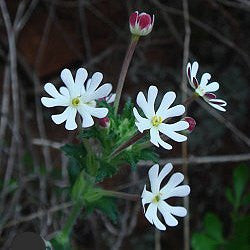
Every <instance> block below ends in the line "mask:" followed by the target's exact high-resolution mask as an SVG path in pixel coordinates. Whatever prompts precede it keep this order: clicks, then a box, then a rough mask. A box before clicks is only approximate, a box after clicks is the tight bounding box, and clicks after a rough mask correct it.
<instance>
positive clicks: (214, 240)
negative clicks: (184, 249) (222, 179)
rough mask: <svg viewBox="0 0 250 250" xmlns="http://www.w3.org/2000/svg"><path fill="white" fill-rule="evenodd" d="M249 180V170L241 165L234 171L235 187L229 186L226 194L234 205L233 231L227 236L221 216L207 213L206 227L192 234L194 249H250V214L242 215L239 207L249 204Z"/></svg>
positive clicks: (232, 216)
mask: <svg viewBox="0 0 250 250" xmlns="http://www.w3.org/2000/svg"><path fill="white" fill-rule="evenodd" d="M248 180H249V170H248V168H247V167H246V166H239V167H237V168H236V169H235V170H234V172H233V188H227V189H226V192H225V195H226V198H227V200H228V201H229V202H230V203H231V205H232V206H233V213H232V214H231V219H232V221H231V224H232V229H233V230H232V232H231V234H230V235H228V236H227V237H225V236H224V235H223V225H222V222H221V220H220V218H219V217H218V216H217V215H215V214H213V213H207V214H206V216H205V218H204V223H203V224H204V228H203V230H202V231H201V232H199V233H198V232H196V233H194V234H193V235H192V242H191V243H192V248H193V249H194V250H217V249H223V250H235V249H240V250H247V249H250V230H249V225H250V216H246V215H242V213H240V212H239V209H240V208H241V207H243V206H244V205H247V202H248V201H249V194H245V195H244V192H245V191H246V188H247V183H248Z"/></svg>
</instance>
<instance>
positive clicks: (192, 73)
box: [191, 62, 199, 79]
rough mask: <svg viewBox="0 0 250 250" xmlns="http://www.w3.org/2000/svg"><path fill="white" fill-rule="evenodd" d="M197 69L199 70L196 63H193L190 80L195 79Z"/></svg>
mask: <svg viewBox="0 0 250 250" xmlns="http://www.w3.org/2000/svg"><path fill="white" fill-rule="evenodd" d="M198 68H199V64H198V62H193V64H192V68H191V79H193V77H195V78H196V75H197V72H198Z"/></svg>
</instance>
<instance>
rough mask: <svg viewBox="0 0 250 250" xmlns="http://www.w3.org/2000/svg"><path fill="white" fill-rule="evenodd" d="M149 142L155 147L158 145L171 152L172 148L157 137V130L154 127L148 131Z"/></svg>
mask: <svg viewBox="0 0 250 250" xmlns="http://www.w3.org/2000/svg"><path fill="white" fill-rule="evenodd" d="M150 141H151V142H152V143H153V144H154V145H155V146H157V147H159V144H160V145H161V146H162V147H163V148H165V149H167V150H171V149H172V146H171V145H170V144H168V143H166V142H165V141H163V140H162V139H161V137H160V135H159V130H158V129H157V128H155V127H151V129H150Z"/></svg>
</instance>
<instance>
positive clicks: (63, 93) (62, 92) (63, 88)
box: [59, 86, 70, 98]
mask: <svg viewBox="0 0 250 250" xmlns="http://www.w3.org/2000/svg"><path fill="white" fill-rule="evenodd" d="M59 91H60V93H61V94H62V95H63V96H65V97H68V98H69V97H70V94H69V90H68V89H67V88H66V87H64V86H63V87H60V89H59Z"/></svg>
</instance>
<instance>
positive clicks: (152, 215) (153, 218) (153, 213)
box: [145, 203, 166, 230]
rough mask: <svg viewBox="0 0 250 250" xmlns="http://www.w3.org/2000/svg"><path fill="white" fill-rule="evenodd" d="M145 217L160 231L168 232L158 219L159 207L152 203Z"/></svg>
mask: <svg viewBox="0 0 250 250" xmlns="http://www.w3.org/2000/svg"><path fill="white" fill-rule="evenodd" d="M145 217H146V218H147V219H148V221H149V222H150V223H151V224H154V225H155V226H156V228H158V229H159V230H166V227H165V226H164V225H163V224H162V223H161V221H160V220H159V219H158V217H157V205H156V204H154V203H151V204H150V205H149V206H148V209H147V211H146V213H145Z"/></svg>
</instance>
